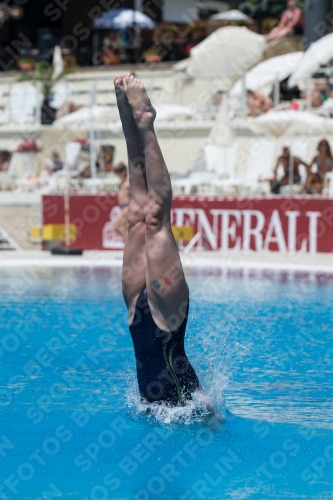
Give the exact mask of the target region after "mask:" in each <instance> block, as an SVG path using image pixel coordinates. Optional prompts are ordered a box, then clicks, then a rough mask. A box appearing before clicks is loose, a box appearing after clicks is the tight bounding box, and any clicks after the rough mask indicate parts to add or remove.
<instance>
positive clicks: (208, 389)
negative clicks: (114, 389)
mask: <svg viewBox="0 0 333 500" xmlns="http://www.w3.org/2000/svg"><path fill="white" fill-rule="evenodd" d="M226 340H227V334H223V335H221V333H220V331H219V330H218V329H217V328H216V326H215V327H214V329H213V328H211V329H209V330H205V332H202V331H201V332H200V333H199V334H193V335H189V336H188V338H187V345H188V346H191V344H192V343H193V344H194V345H195V350H194V352H191V354H190V355H189V358H190V362H191V364H193V366H194V369H195V371H196V373H197V375H198V378H199V381H200V384H201V386H202V389H203V390H202V391H197V392H195V393H194V394H193V397H192V400H190V401H188V402H187V403H186V405H185V406H175V407H171V406H169V405H167V404H166V403H163V402H154V403H148V402H145V401H143V400H142V399H141V397H140V394H139V391H138V384H137V380H136V376H135V373H134V371H131V372H130V374H129V377H130V379H131V381H130V386H129V388H128V389H127V391H126V399H127V406H128V408H129V409H130V411H131V412H132V413H133V414H136V415H138V414H139V415H142V416H146V417H147V418H148V419H150V418H154V419H156V420H157V421H158V422H160V423H161V424H185V425H189V424H193V423H196V422H205V421H207V420H209V419H211V418H212V417H214V418H215V419H217V420H223V419H224V417H225V400H224V391H225V390H226V388H227V387H228V383H229V378H230V376H229V368H230V366H231V363H230V361H231V359H232V357H234V356H235V350H238V351H239V350H241V346H238V345H231V346H228V347H227V344H226ZM188 351H192V349H188Z"/></svg>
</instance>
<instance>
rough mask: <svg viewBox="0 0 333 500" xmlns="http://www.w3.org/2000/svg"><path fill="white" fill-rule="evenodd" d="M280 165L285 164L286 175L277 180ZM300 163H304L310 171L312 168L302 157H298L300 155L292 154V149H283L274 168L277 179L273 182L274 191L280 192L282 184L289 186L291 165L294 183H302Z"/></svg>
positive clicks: (272, 188) (275, 192) (272, 189)
mask: <svg viewBox="0 0 333 500" xmlns="http://www.w3.org/2000/svg"><path fill="white" fill-rule="evenodd" d="M280 165H282V166H283V169H284V175H283V177H282V179H281V180H280V181H277V171H278V168H279V166H280ZM300 165H304V166H305V167H306V169H307V170H308V171H309V170H310V166H309V165H308V164H307V163H305V162H304V161H303V160H301V158H298V156H291V155H290V149H289V148H287V147H284V148H283V150H282V155H281V156H279V158H278V159H277V162H276V166H275V169H274V177H275V180H274V181H273V182H272V186H271V191H272V193H274V194H279V193H280V188H281V187H282V186H287V185H288V184H289V174H290V170H289V169H290V167H292V169H293V171H294V173H293V179H292V181H293V184H300V182H301V176H300V173H299V166H300Z"/></svg>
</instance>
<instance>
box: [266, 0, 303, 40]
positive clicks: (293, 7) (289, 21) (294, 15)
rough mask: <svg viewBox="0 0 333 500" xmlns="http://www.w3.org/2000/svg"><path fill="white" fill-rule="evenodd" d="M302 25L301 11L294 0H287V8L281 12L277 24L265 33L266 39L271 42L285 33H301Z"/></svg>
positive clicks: (285, 34)
mask: <svg viewBox="0 0 333 500" xmlns="http://www.w3.org/2000/svg"><path fill="white" fill-rule="evenodd" d="M303 25H304V22H303V13H302V11H301V9H299V8H298V7H297V3H296V0H288V3H287V9H286V10H285V11H284V12H283V13H282V16H281V19H280V21H279V24H278V25H277V26H275V28H273V29H272V31H271V32H270V33H268V35H266V41H267V42H271V41H272V40H277V39H279V38H282V37H284V36H287V35H302V34H303Z"/></svg>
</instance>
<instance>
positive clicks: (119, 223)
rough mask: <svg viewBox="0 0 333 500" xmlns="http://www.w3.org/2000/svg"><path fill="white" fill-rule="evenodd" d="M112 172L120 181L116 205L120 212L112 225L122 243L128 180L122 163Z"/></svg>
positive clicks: (127, 201) (125, 227)
mask: <svg viewBox="0 0 333 500" xmlns="http://www.w3.org/2000/svg"><path fill="white" fill-rule="evenodd" d="M113 171H114V173H115V174H116V175H118V177H119V178H120V180H121V184H120V189H119V191H118V205H119V206H120V211H119V212H118V214H117V217H116V220H115V223H114V230H115V232H116V233H117V234H118V235H119V236H121V238H122V239H123V240H124V241H126V236H127V216H128V207H129V202H130V192H129V178H128V174H127V168H126V166H125V165H124V164H123V163H119V165H117V166H116V167H115V168H114V169H113Z"/></svg>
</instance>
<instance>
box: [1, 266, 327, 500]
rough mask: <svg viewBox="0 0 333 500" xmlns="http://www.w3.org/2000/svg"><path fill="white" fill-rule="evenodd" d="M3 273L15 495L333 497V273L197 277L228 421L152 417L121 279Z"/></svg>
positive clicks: (192, 275)
mask: <svg viewBox="0 0 333 500" xmlns="http://www.w3.org/2000/svg"><path fill="white" fill-rule="evenodd" d="M0 277H1V290H0V301H1V315H0V318H1V343H0V362H1V384H0V415H1V431H0V498H3V499H6V498H15V499H49V498H71V499H75V500H99V499H119V500H120V499H123V500H125V499H126V500H130V499H135V500H148V499H154V498H160V499H163V500H167V499H179V500H180V499H183V500H185V499H202V498H207V499H208V498H209V499H214V500H217V499H218V500H221V499H229V498H230V499H267V498H274V499H277V498H278V499H282V498H285V499H316V500H318V499H321V500H326V499H332V498H333V496H332V495H333V494H332V489H333V412H332V409H333V403H332V396H333V376H332V367H333V331H332V324H333V321H332V320H333V313H332V305H333V277H332V276H329V275H322V276H318V275H313V274H297V273H291V272H288V273H281V272H280V271H279V272H273V271H270V272H264V271H253V272H252V271H250V270H247V271H246V272H245V271H244V273H241V272H238V271H237V272H236V271H234V272H230V271H221V270H215V269H207V270H204V271H198V270H193V269H192V270H191V269H189V270H188V271H187V278H188V282H189V285H190V289H191V307H190V320H189V328H188V334H187V352H188V356H189V358H190V360H191V362H192V363H193V365H194V366H195V368H196V370H197V372H198V373H199V378H200V380H201V382H202V384H203V386H204V388H205V390H206V392H208V394H209V397H210V399H211V401H212V402H213V405H214V406H215V408H216V410H217V411H218V412H220V413H222V412H224V417H225V419H224V421H223V422H220V421H219V420H218V419H214V418H209V417H207V418H202V416H200V414H199V412H192V413H187V414H185V415H179V414H175V413H172V412H171V413H169V414H167V413H166V412H164V413H161V414H157V415H156V414H155V415H151V416H147V414H146V413H142V412H141V413H140V411H139V410H140V407H139V406H138V402H137V391H136V386H135V376H134V356H133V349H132V344H131V339H130V335H129V333H128V330H127V327H126V311H125V307H124V303H123V299H122V296H121V286H120V270H119V269H111V270H110V269H95V270H89V269H63V270H61V269H48V268H45V269H36V270H33V269H32V270H30V271H23V270H15V269H13V270H10V269H7V270H6V271H2V272H1V274H0Z"/></svg>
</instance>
